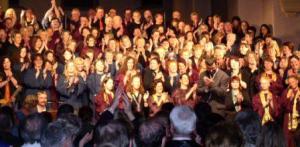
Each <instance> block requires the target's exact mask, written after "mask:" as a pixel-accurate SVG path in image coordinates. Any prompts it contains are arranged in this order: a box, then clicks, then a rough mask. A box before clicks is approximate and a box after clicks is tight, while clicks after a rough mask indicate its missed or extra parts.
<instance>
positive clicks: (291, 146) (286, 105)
mask: <svg viewBox="0 0 300 147" xmlns="http://www.w3.org/2000/svg"><path fill="white" fill-rule="evenodd" d="M287 93H288V89H286V90H285V91H284V92H283V93H282V96H281V106H282V109H283V112H284V122H283V131H284V135H285V138H286V141H287V144H288V147H295V143H294V132H293V131H292V130H289V128H288V125H289V121H291V119H289V116H291V115H292V112H293V105H294V98H288V96H287ZM296 109H297V111H298V112H300V102H299V101H298V102H297V106H296Z"/></svg>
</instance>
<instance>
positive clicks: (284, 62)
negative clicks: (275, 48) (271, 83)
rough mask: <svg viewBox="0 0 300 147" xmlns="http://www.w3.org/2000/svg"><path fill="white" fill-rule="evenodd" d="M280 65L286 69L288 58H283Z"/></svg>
mask: <svg viewBox="0 0 300 147" xmlns="http://www.w3.org/2000/svg"><path fill="white" fill-rule="evenodd" d="M279 67H280V68H281V69H286V68H287V67H288V60H286V59H285V58H282V59H281V60H280V62H279Z"/></svg>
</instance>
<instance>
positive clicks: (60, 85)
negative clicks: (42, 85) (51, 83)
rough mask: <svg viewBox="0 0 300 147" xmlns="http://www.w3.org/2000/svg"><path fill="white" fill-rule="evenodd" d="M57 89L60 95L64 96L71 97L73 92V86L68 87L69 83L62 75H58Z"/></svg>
mask: <svg viewBox="0 0 300 147" xmlns="http://www.w3.org/2000/svg"><path fill="white" fill-rule="evenodd" d="M56 90H57V92H58V93H59V94H60V95H62V96H64V97H69V96H70V95H71V93H72V88H71V87H70V88H68V83H66V82H65V78H64V77H63V76H61V75H60V76H59V77H58V81H57V84H56Z"/></svg>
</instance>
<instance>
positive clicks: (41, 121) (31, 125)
mask: <svg viewBox="0 0 300 147" xmlns="http://www.w3.org/2000/svg"><path fill="white" fill-rule="evenodd" d="M46 127H47V121H46V119H45V118H44V117H43V115H42V114H39V113H34V114H31V115H29V116H27V117H26V119H25V121H24V122H23V124H22V125H21V136H22V138H23V139H24V142H25V143H30V144H33V143H34V142H40V139H41V135H42V132H43V131H44V129H45V128H46Z"/></svg>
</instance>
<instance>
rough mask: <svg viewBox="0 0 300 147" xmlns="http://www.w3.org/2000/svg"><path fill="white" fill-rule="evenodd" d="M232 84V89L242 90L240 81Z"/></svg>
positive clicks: (234, 81)
mask: <svg viewBox="0 0 300 147" xmlns="http://www.w3.org/2000/svg"><path fill="white" fill-rule="evenodd" d="M230 84H231V88H232V89H239V88H240V81H238V80H233V81H232V82H231V83H230Z"/></svg>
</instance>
